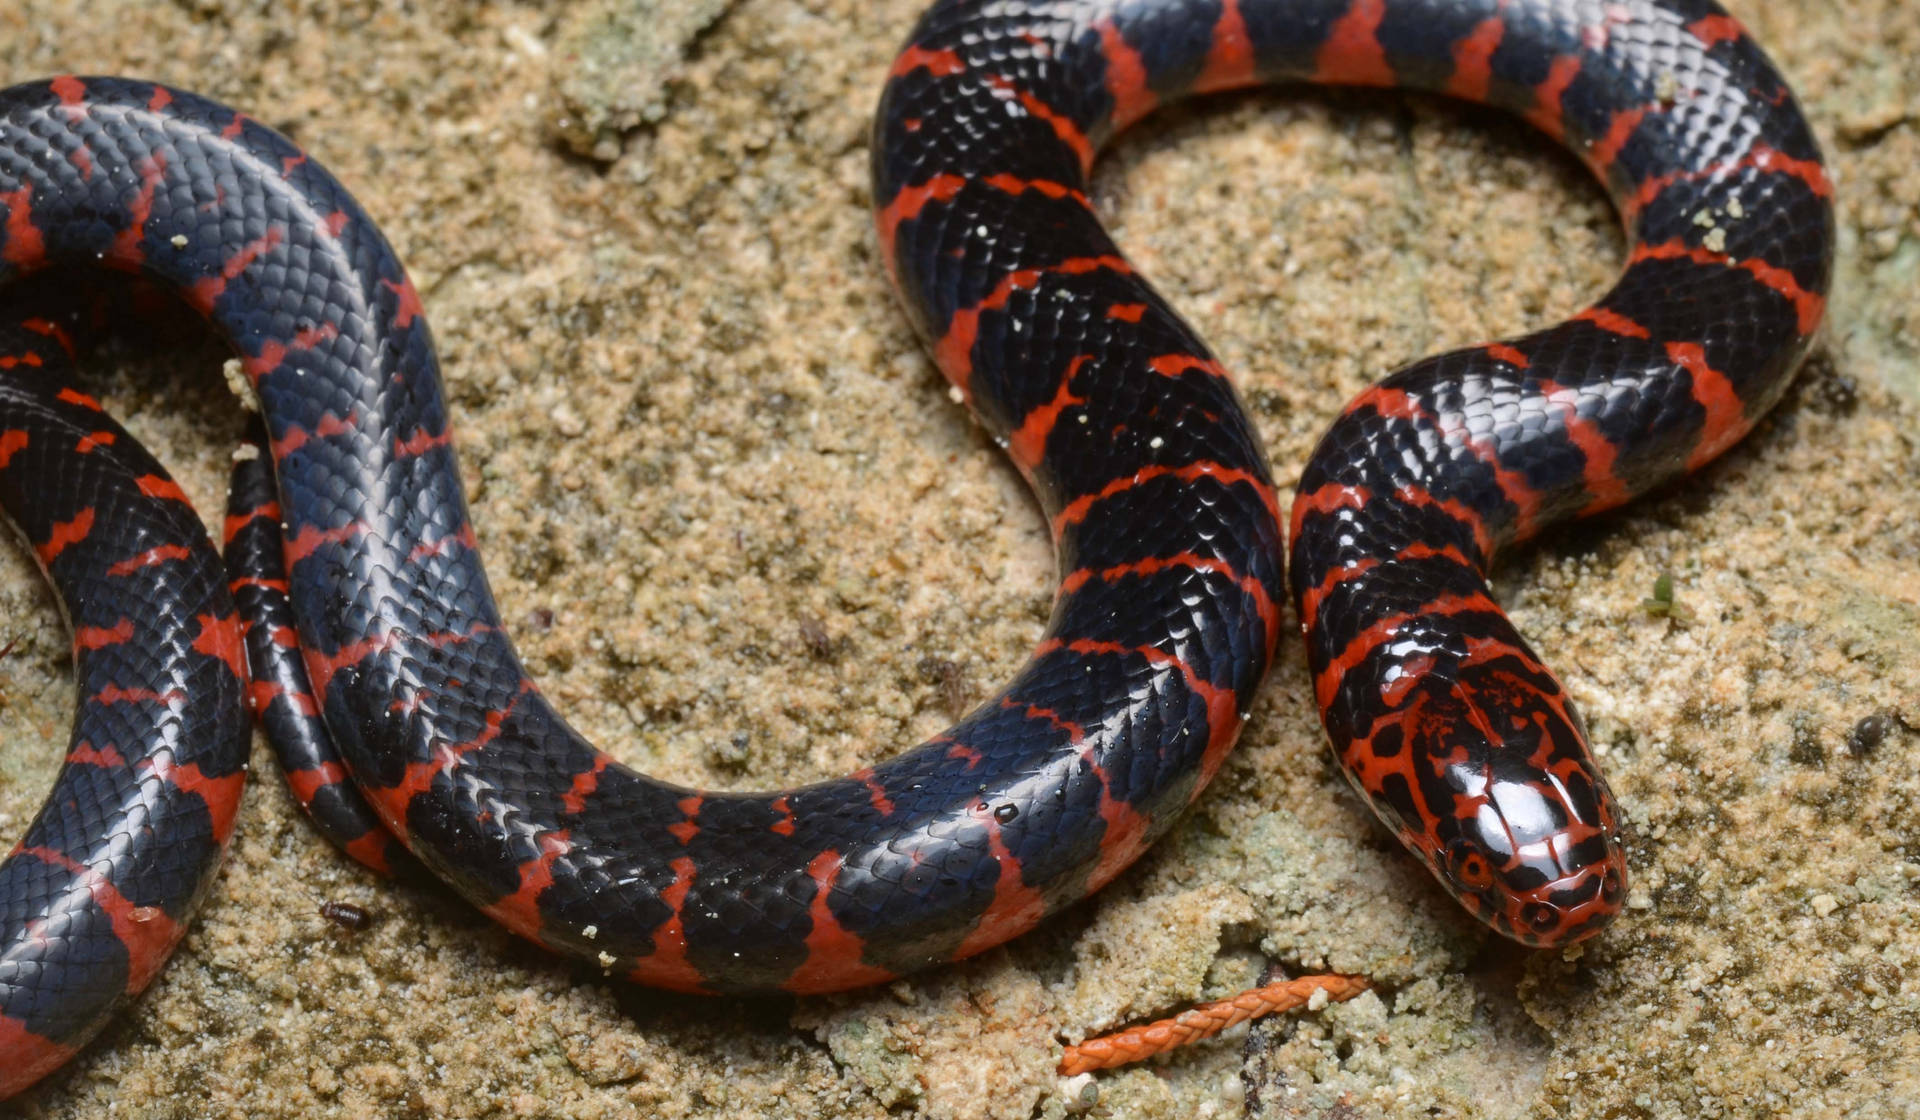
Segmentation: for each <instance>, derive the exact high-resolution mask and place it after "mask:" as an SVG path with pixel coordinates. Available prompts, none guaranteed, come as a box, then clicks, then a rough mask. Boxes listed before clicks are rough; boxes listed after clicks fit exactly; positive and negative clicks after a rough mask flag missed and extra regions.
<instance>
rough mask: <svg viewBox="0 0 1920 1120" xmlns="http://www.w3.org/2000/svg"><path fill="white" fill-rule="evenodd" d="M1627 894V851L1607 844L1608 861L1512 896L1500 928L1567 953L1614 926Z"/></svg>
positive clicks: (1534, 944) (1528, 942) (1538, 945)
mask: <svg viewBox="0 0 1920 1120" xmlns="http://www.w3.org/2000/svg"><path fill="white" fill-rule="evenodd" d="M1626 893H1627V863H1626V855H1625V852H1624V851H1622V849H1621V848H1620V847H1619V845H1617V844H1609V845H1608V850H1607V855H1606V858H1604V859H1602V860H1600V861H1598V862H1595V863H1592V864H1589V865H1587V866H1585V867H1582V868H1580V869H1579V870H1578V871H1575V872H1574V873H1573V874H1571V875H1565V876H1562V877H1560V878H1558V879H1553V880H1550V881H1548V882H1545V883H1541V884H1540V885H1539V886H1536V887H1533V888H1532V889H1530V890H1526V891H1517V892H1512V893H1510V894H1509V895H1508V897H1507V900H1506V906H1505V907H1503V909H1504V911H1505V913H1504V914H1503V915H1502V917H1503V918H1504V919H1505V921H1504V922H1503V923H1502V924H1501V926H1496V928H1500V931H1501V932H1502V933H1506V934H1507V935H1508V936H1510V937H1512V938H1513V939H1514V940H1516V941H1518V942H1520V943H1521V944H1523V945H1529V946H1532V947H1534V948H1536V949H1554V948H1564V947H1565V946H1568V945H1574V944H1577V943H1579V942H1581V941H1585V940H1586V939H1587V938H1589V937H1592V936H1594V935H1595V934H1597V933H1599V932H1600V931H1601V930H1603V929H1605V928H1606V927H1607V926H1608V925H1609V924H1610V923H1612V921H1613V919H1614V918H1615V917H1617V916H1619V913H1620V908H1621V904H1622V902H1623V901H1624V900H1625V898H1626ZM1502 927H1504V928H1502Z"/></svg>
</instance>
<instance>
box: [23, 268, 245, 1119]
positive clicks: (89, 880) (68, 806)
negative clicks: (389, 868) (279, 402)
mask: <svg viewBox="0 0 1920 1120" xmlns="http://www.w3.org/2000/svg"><path fill="white" fill-rule="evenodd" d="M15 244H17V242H15ZM68 338H69V334H68V332H67V331H66V330H65V329H64V328H62V327H61V326H60V325H59V324H58V323H57V322H56V321H54V320H52V319H49V318H45V317H38V316H35V315H33V314H29V313H27V312H25V311H23V310H22V309H20V308H18V307H14V308H11V309H7V310H0V506H4V508H5V509H6V512H7V515H8V516H9V517H10V518H12V519H13V523H14V525H15V526H16V527H17V528H18V529H19V530H20V532H21V535H22V536H23V537H25V538H26V540H27V542H28V544H29V545H31V547H32V548H33V551H34V555H35V557H36V558H37V559H38V560H39V562H40V566H41V568H42V569H43V570H45V572H46V574H47V578H48V579H49V580H50V581H51V582H52V584H53V587H54V590H55V592H56V593H57V594H58V595H59V597H60V601H61V603H62V604H63V605H64V606H65V608H66V613H67V618H68V620H69V622H70V623H71V625H72V627H73V654H74V676H75V678H76V680H77V683H78V686H79V705H78V708H77V710H76V713H75V716H74V721H73V734H72V738H71V741H70V746H69V747H68V749H67V760H66V765H65V766H63V767H62V768H61V770H60V774H59V777H58V778H57V779H56V780H55V783H54V787H53V792H52V793H51V794H50V795H49V796H48V798H47V803H46V805H45V807H44V808H42V809H41V810H40V814H39V815H38V816H37V817H35V818H34V820H33V823H32V824H31V825H29V826H28V828H27V831H26V835H25V836H23V837H22V838H21V839H20V842H19V843H18V844H16V845H15V846H14V848H13V851H12V853H11V854H9V855H8V856H7V858H6V860H5V862H4V863H0V1098H4V1097H7V1096H10V1095H12V1094H13V1093H16V1092H18V1091H19V1090H21V1089H23V1088H25V1087H26V1086H27V1085H29V1084H31V1083H33V1082H34V1081H35V1080H37V1079H38V1078H40V1077H41V1076H42V1075H44V1074H45V1073H46V1072H47V1071H49V1070H51V1069H53V1068H54V1067H56V1066H58V1065H59V1064H60V1063H62V1062H64V1061H66V1059H67V1058H68V1057H69V1056H70V1055H71V1054H72V1053H73V1052H74V1050H75V1049H77V1048H78V1047H79V1046H80V1045H81V1044H82V1043H84V1042H85V1041H86V1040H87V1039H88V1038H89V1037H91V1036H92V1034H93V1033H94V1031H96V1030H98V1029H99V1028H100V1026H101V1025H102V1024H103V1023H104V1022H105V1021H106V1019H107V1017H108V1015H109V1014H110V1013H111V1012H112V1010H113V1008H114V1007H115V1006H116V1005H117V1004H118V1003H119V1002H120V1001H121V1000H123V999H125V998H126V997H128V996H132V995H134V994H136V993H138V992H140V991H141V990H142V989H144V988H145V987H146V986H147V984H148V982H149V981H151V980H152V979H153V977H154V974H155V973H156V972H158V971H159V969H160V966H161V964H162V963H164V962H165V961H166V958H167V955H168V954H169V953H171V952H172V951H173V947H174V944H175V943H176V942H177V941H178V940H179V939H180V935H181V934H182V933H183V932H185V930H186V922H187V918H188V916H189V914H190V913H191V912H192V910H193V907H194V904H195V903H196V902H198V901H199V898H200V896H201V894H202V893H204V891H205V890H206V888H207V886H208V884H210V883H211V882H212V880H213V873H214V870H215V868H216V867H218V865H219V859H220V854H221V852H222V851H223V850H224V849H225V847H226V843H227V838H228V836H229V834H230V833H231V832H232V829H233V818H234V813H235V811H236V809H237V808H238V806H239V803H240V792H241V788H242V786H243V785H244V784H245V781H246V769H245V768H246V760H247V744H248V740H249V737H250V734H251V732H250V727H249V724H248V721H247V712H246V693H245V689H244V684H245V675H244V674H245V669H246V666H245V662H244V654H243V652H242V650H241V645H240V625H239V619H238V618H237V616H236V615H235V612H234V606H233V600H232V599H231V598H230V597H229V596H228V595H227V590H226V583H225V580H224V579H222V577H221V571H220V557H219V556H218V555H217V554H216V553H215V552H214V549H213V543H212V542H211V541H209V540H208V539H207V531H206V527H205V526H203V525H202V524H201V523H200V519H199V517H198V516H197V515H196V514H195V513H194V511H193V509H192V508H191V507H190V506H188V504H187V501H186V499H185V497H184V496H183V495H182V494H181V493H180V489H179V487H178V486H176V485H175V484H174V482H173V480H172V479H171V478H169V477H168V476H167V472H166V470H165V469H164V468H162V467H161V466H160V464H158V463H156V462H155V461H154V460H153V459H152V457H150V456H149V455H148V454H147V453H146V451H145V450H144V449H142V448H141V447H140V446H139V445H138V444H137V443H135V442H133V440H132V439H130V438H129V437H128V436H127V434H126V432H124V431H123V430H121V428H120V426H119V425H117V424H115V423H114V422H113V421H112V420H111V419H109V418H108V417H107V416H106V415H105V414H103V413H102V412H101V411H100V406H99V405H98V404H97V403H95V402H94V400H93V398H91V397H89V396H87V395H86V394H84V393H81V392H78V391H76V390H74V389H72V388H71V387H69V385H68V383H67V373H68V371H69V367H70V357H71V355H70V353H69V349H68V348H69V347H70V345H71V343H70V342H69V341H68Z"/></svg>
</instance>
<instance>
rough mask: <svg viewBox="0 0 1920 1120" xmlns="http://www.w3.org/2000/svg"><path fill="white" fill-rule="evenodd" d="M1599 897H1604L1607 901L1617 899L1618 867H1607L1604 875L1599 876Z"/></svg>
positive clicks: (1618, 893)
mask: <svg viewBox="0 0 1920 1120" xmlns="http://www.w3.org/2000/svg"><path fill="white" fill-rule="evenodd" d="M1600 897H1601V898H1604V899H1606V900H1607V901H1608V902H1615V901H1618V900H1619V898H1620V872H1619V870H1618V869H1616V868H1612V867H1609V868H1607V873H1606V875H1604V876H1602V877H1601V879H1600Z"/></svg>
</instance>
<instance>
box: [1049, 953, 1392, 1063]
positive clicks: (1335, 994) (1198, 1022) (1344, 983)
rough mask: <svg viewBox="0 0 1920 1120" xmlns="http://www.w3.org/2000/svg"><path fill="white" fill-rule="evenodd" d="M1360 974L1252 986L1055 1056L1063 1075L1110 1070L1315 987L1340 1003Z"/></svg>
mask: <svg viewBox="0 0 1920 1120" xmlns="http://www.w3.org/2000/svg"><path fill="white" fill-rule="evenodd" d="M1367 988H1368V984H1367V981H1366V978H1365V977H1360V976H1342V975H1339V974H1337V973H1328V974H1326V975H1322V976H1302V977H1299V978H1298V979H1294V980H1282V981H1281V982H1279V983H1277V984H1269V985H1267V986H1266V987H1264V988H1253V989H1250V990H1248V991H1244V992H1241V993H1240V994H1239V995H1237V996H1233V997H1231V998H1229V999H1222V1000H1215V1001H1214V1002H1212V1003H1203V1004H1201V1005H1199V1006H1198V1007H1194V1008H1190V1009H1188V1010H1186V1011H1182V1012H1181V1013H1180V1014H1178V1015H1175V1016H1174V1017H1173V1018H1171V1019H1161V1020H1160V1021H1158V1022H1155V1023H1148V1024H1147V1025H1146V1026H1144V1027H1134V1028H1132V1029H1130V1030H1124V1031H1119V1032H1117V1033H1115V1034H1110V1035H1104V1036H1102V1037H1100V1038H1090V1039H1088V1040H1086V1041H1085V1042H1082V1043H1081V1044H1080V1045H1078V1046H1069V1047H1067V1052H1066V1053H1065V1054H1063V1055H1061V1056H1060V1073H1061V1074H1062V1075H1063V1076H1066V1077H1072V1076H1074V1075H1075V1074H1081V1073H1087V1072H1089V1071H1091V1070H1096V1069H1113V1068H1114V1067H1116V1066H1124V1065H1127V1064H1129V1063H1131V1062H1137V1061H1140V1060H1141V1059H1142V1058H1150V1057H1152V1056H1153V1055H1155V1054H1160V1053H1164V1052H1166V1051H1168V1050H1172V1049H1174V1048H1175V1047H1178V1046H1185V1045H1186V1044H1187V1043H1189V1042H1197V1041H1199V1040H1200V1039H1203V1038H1210V1037H1212V1036H1214V1035H1216V1034H1219V1033H1220V1032H1221V1031H1224V1030H1226V1029H1227V1028H1228V1027H1231V1026H1233V1025H1234V1024H1235V1023H1244V1022H1246V1021H1247V1020H1248V1019H1258V1018H1259V1017H1260V1016H1262V1015H1270V1014H1272V1013H1273V1012H1275V1011H1290V1010H1292V1009H1293V1008H1296V1007H1301V1006H1304V1005H1305V1004H1306V1003H1307V1002H1308V1001H1309V1000H1311V999H1313V994H1314V993H1315V992H1325V993H1326V994H1327V999H1328V1000H1330V1001H1332V1002H1334V1003H1340V1002H1343V1001H1346V1000H1350V999H1352V998H1353V997H1354V996H1357V995H1359V994H1360V993H1361V992H1364V991H1366V990H1367Z"/></svg>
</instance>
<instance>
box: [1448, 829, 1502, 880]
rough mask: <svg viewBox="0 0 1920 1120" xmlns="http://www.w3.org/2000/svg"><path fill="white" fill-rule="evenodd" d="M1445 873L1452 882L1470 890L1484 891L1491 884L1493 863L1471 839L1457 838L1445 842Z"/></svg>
mask: <svg viewBox="0 0 1920 1120" xmlns="http://www.w3.org/2000/svg"><path fill="white" fill-rule="evenodd" d="M1447 873H1448V874H1449V875H1451V876H1452V877H1453V881H1454V882H1456V883H1458V884H1460V885H1461V886H1462V887H1465V888H1466V889H1468V890H1471V891H1484V890H1486V889H1488V888H1489V887H1491V886H1493V863H1492V861H1490V860H1488V859H1487V854H1486V853H1485V852H1483V851H1481V850H1480V846H1479V845H1478V844H1475V843H1474V842H1473V841H1471V840H1465V839H1457V840H1453V841H1451V842H1449V843H1448V844H1447Z"/></svg>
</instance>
